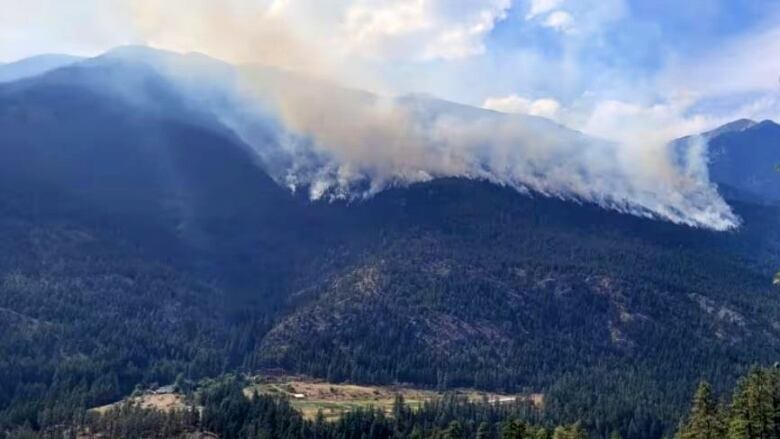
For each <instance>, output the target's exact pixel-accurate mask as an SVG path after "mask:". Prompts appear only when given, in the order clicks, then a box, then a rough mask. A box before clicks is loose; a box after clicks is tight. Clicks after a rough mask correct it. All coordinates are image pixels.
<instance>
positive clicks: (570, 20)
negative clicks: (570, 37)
mask: <svg viewBox="0 0 780 439" xmlns="http://www.w3.org/2000/svg"><path fill="white" fill-rule="evenodd" d="M544 26H546V27H549V28H552V29H555V30H557V31H558V32H568V31H570V30H572V28H573V27H574V17H572V15H571V14H569V13H568V12H566V11H560V10H559V11H555V12H553V13H551V14H550V15H548V16H547V18H546V19H545V20H544Z"/></svg>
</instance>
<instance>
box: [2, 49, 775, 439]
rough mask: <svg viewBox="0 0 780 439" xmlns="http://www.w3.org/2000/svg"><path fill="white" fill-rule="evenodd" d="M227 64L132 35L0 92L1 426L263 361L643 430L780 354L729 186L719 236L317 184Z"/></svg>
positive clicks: (761, 279)
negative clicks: (249, 112)
mask: <svg viewBox="0 0 780 439" xmlns="http://www.w3.org/2000/svg"><path fill="white" fill-rule="evenodd" d="M161 60H162V61H161ZM168 62H174V63H177V64H179V65H181V64H182V63H183V64H185V65H189V66H191V67H192V70H190V72H191V73H192V74H191V75H188V76H187V77H178V76H176V75H170V74H166V72H165V68H164V66H165V63H168ZM195 65H197V66H199V68H197V69H196V68H194V66H195ZM185 71H186V70H185ZM233 73H234V69H232V68H230V66H227V65H225V64H223V63H218V62H217V63H214V62H212V60H208V59H205V58H203V57H202V56H199V55H188V56H185V57H179V56H176V55H174V54H170V53H163V52H156V51H151V50H149V49H144V48H128V49H122V50H120V51H114V52H111V53H109V54H107V55H105V56H102V57H98V58H94V59H90V60H85V61H82V62H78V63H75V64H72V65H68V66H65V67H62V68H59V69H55V70H52V71H50V72H48V73H45V74H42V75H39V76H35V77H30V78H26V79H24V80H20V81H15V82H11V83H6V84H0V132H3V133H4V134H3V136H0V156H2V157H3V160H2V161H0V244H2V245H1V247H2V248H3V252H0V317H1V316H7V317H9V318H7V319H2V322H0V328H2V329H3V330H2V331H0V358H2V359H3V361H0V431H5V427H8V426H15V425H24V424H25V423H28V424H30V425H32V426H34V427H45V426H46V425H56V424H57V423H59V422H62V420H63V419H67V418H68V417H69V416H75V415H78V414H80V413H81V411H82V410H83V409H84V408H86V407H88V406H92V405H99V404H103V403H106V402H111V401H114V400H117V399H119V398H120V397H121V396H122V395H126V394H128V393H130V392H132V390H133V388H134V387H135V386H136V385H137V384H139V383H142V384H151V383H169V382H173V381H174V380H175V379H176V378H177V376H179V375H181V377H183V378H189V379H197V378H200V377H204V376H214V375H218V374H220V373H224V372H243V371H257V370H260V369H263V368H269V367H270V368H275V367H282V368H284V369H286V370H288V371H291V372H303V373H308V374H312V375H315V376H318V377H322V378H329V379H331V380H334V381H344V380H348V381H355V382H374V383H394V382H413V383H416V384H420V385H427V386H431V387H434V386H439V387H441V388H451V387H457V386H477V387H480V388H487V389H503V390H512V391H538V392H542V393H544V394H545V410H546V412H545V416H546V417H547V418H548V419H559V420H565V421H566V422H569V421H573V420H576V419H583V420H584V421H585V423H586V425H587V426H588V427H589V428H591V429H593V430H594V431H597V432H598V433H599V434H600V435H601V436H604V435H607V434H608V433H609V432H610V431H611V430H612V429H613V428H614V429H619V430H621V431H622V432H623V433H624V435H625V436H626V437H632V438H658V437H661V435H662V434H663V433H664V432H668V431H671V430H672V429H673V428H674V427H675V426H676V424H677V420H678V419H679V416H678V415H679V414H680V413H681V410H682V408H683V407H685V406H686V405H687V401H688V399H689V396H690V392H692V390H693V388H694V386H695V383H696V382H697V381H698V380H699V379H700V378H701V377H702V376H705V377H708V378H710V379H712V380H713V381H714V382H716V383H722V384H723V386H728V385H729V384H730V382H732V381H733V380H734V379H735V378H736V377H737V376H739V374H741V373H742V372H743V370H744V369H745V367H747V366H748V365H750V364H752V363H754V362H768V361H773V360H774V359H776V358H777V357H778V356H780V324H779V323H778V319H777V316H778V315H780V296H778V295H777V293H776V291H773V290H772V288H771V285H770V284H771V281H770V273H771V270H772V269H773V268H775V267H774V263H775V261H776V260H777V258H778V257H780V235H778V230H780V227H778V224H779V223H778V216H779V215H780V209H779V208H778V207H776V206H771V205H763V204H754V203H750V202H746V201H745V200H740V199H737V200H735V201H734V202H733V207H734V208H735V210H736V211H737V213H738V214H739V215H740V217H741V218H742V219H743V223H744V225H743V227H741V228H740V229H738V230H733V231H729V232H723V233H718V232H713V231H709V230H704V229H697V228H691V227H687V226H680V225H675V224H672V223H669V222H662V221H654V220H651V219H649V218H641V217H637V216H632V215H626V214H621V213H619V212H617V211H614V210H605V209H602V208H600V207H599V206H597V205H595V204H592V203H588V202H585V201H582V200H578V201H566V200H562V199H560V198H557V197H547V196H543V195H540V194H539V193H537V192H533V191H528V192H526V193H521V192H518V191H517V190H515V189H512V188H510V187H506V186H501V185H497V184H493V183H490V182H489V181H485V180H480V179H468V178H431V179H429V180H425V181H420V182H418V183H415V184H410V185H409V184H407V185H395V186H393V185H390V186H389V187H388V189H387V190H384V191H381V192H379V193H377V194H376V195H375V196H374V197H370V198H366V199H352V200H334V201H332V202H327V201H312V200H311V199H310V198H309V197H308V194H306V193H305V192H306V191H305V190H303V191H301V190H299V191H297V192H295V193H293V192H291V191H289V190H288V189H287V188H285V187H283V186H282V184H284V183H285V181H284V180H283V179H280V177H279V176H278V175H275V174H274V170H276V169H277V168H275V166H276V164H275V163H272V162H269V161H266V160H265V158H264V157H263V155H262V151H279V152H284V146H289V145H285V144H276V143H274V142H283V141H285V140H289V139H286V138H285V137H284V136H283V135H281V134H280V132H278V131H276V129H278V126H277V125H276V124H275V122H274V121H273V120H265V119H263V120H260V121H259V122H258V121H257V120H256V119H253V120H255V122H254V124H249V123H247V121H243V120H236V119H232V120H231V119H229V118H225V117H224V114H230V115H232V116H235V117H240V116H241V114H242V111H241V110H242V109H245V108H242V107H240V105H241V104H242V103H241V102H240V101H238V102H237V101H234V100H233V99H234V97H231V96H225V95H224V93H223V90H222V89H221V84H223V82H222V81H225V82H229V81H231V80H232V76H231V75H232V74H233ZM263 74H265V75H267V76H269V77H273V78H271V79H269V81H271V80H273V81H274V82H275V83H276V84H279V83H280V81H287V84H288V85H287V87H295V84H298V86H303V85H302V84H303V83H302V82H300V80H299V79H297V78H291V77H289V76H286V75H283V74H282V73H280V72H278V71H272V70H263ZM212 79H219V81H214V80H212ZM313 86H320V85H316V84H315V85H313ZM284 90H292V89H291V88H287V89H284ZM193 91H198V92H199V93H196V94H193V93H192V92H193ZM342 92H343V93H349V94H350V96H352V98H350V99H354V100H358V101H359V100H362V99H369V100H370V99H374V97H372V96H370V95H367V94H363V93H360V92H354V91H343V90H341V91H332V93H342ZM403 100H404V102H405V104H406V105H409V107H410V108H417V109H418V110H420V112H421V113H424V114H429V113H431V112H433V110H432V108H435V107H437V106H440V105H441V106H445V107H446V108H447V110H446V112H449V113H458V114H462V115H463V116H462V117H469V114H473V113H472V112H474V111H477V113H476V114H483V113H482V112H481V111H478V110H476V109H472V108H469V107H455V108H454V109H453V107H452V105H453V104H450V103H444V102H441V101H437V100H432V99H430V98H429V97H425V96H411V97H407V98H403ZM234 105H237V106H234ZM225 109H232V110H234V111H233V112H230V113H224V112H223V110H225ZM217 110H219V113H220V114H217V112H218V111H217ZM220 115H221V116H222V117H220ZM535 120H536V119H535ZM231 122H232V123H231ZM535 123H537V124H538V125H539V126H540V127H549V129H551V130H552V129H557V128H556V127H555V125H554V124H552V122H549V121H545V120H536V122H535ZM757 128H758V126H756V127H749V128H747V129H745V130H742V131H739V130H729V133H721V134H720V136H718V137H716V138H715V140H717V139H719V138H722V137H723V136H735V137H729V140H730V142H733V143H729V145H735V148H736V145H737V144H738V142H742V140H740V138H739V137H738V136H750V135H752V134H751V133H753V132H754V130H756V129H757ZM759 132H761V133H763V131H761V130H759ZM572 135H575V134H572ZM762 137H763V134H762ZM245 139H251V140H253V142H255V143H253V144H251V145H250V144H249V143H248V142H247V141H246V140H245ZM748 139H749V137H748ZM716 145H717V143H716ZM380 146H383V145H378V147H380ZM261 147H262V148H267V149H259V148H261ZM735 150H736V149H735ZM315 153H316V151H315ZM319 158H321V157H318V156H316V155H315V156H314V159H319ZM280 183H281V184H280ZM302 192H304V193H302ZM588 414H592V415H588Z"/></svg>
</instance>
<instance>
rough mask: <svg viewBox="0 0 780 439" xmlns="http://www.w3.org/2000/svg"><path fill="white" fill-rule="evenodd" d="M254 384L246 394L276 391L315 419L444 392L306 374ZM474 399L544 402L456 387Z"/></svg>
mask: <svg viewBox="0 0 780 439" xmlns="http://www.w3.org/2000/svg"><path fill="white" fill-rule="evenodd" d="M252 381H253V384H252V385H250V386H248V387H247V388H246V389H244V392H245V393H246V395H247V396H251V395H252V394H253V393H254V392H255V391H256V392H258V393H260V394H275V395H284V396H286V397H288V398H289V399H290V401H291V403H292V405H293V406H294V407H295V408H296V409H298V410H300V411H301V413H303V415H304V416H305V417H306V418H308V419H314V417H315V416H316V415H317V412H318V411H319V410H322V413H323V415H324V416H325V419H327V420H336V419H338V418H339V417H340V416H341V415H342V414H344V413H346V412H349V411H352V410H356V409H358V408H368V407H374V408H379V409H382V410H384V411H385V412H386V413H390V411H391V410H392V407H393V401H394V400H395V396H396V395H397V394H401V395H403V397H404V401H405V402H406V404H407V405H409V406H411V407H419V406H420V405H421V404H422V403H423V402H425V401H429V400H431V399H434V398H439V397H441V396H442V395H443V394H442V393H440V392H435V391H431V390H422V389H414V388H410V387H404V386H358V385H353V384H332V383H327V382H324V381H318V380H313V379H309V378H305V377H254V378H253V380H252ZM456 392H458V393H461V394H463V395H464V396H466V397H468V398H469V399H470V400H473V401H481V400H483V399H484V398H487V399H488V400H489V401H494V402H512V401H514V400H515V399H517V398H522V399H530V400H531V401H533V402H534V404H537V405H541V404H542V395H541V394H532V395H502V394H497V393H485V392H478V391H475V390H460V391H456Z"/></svg>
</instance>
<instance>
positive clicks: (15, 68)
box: [0, 54, 83, 82]
mask: <svg viewBox="0 0 780 439" xmlns="http://www.w3.org/2000/svg"><path fill="white" fill-rule="evenodd" d="M82 59H83V58H81V57H77V56H71V55H62V54H48V55H38V56H33V57H30V58H25V59H22V60H19V61H15V62H12V63H7V64H0V82H11V81H16V80H19V79H23V78H28V77H31V76H37V75H40V74H42V73H46V72H48V71H51V70H54V69H57V68H60V67H63V66H66V65H69V64H73V63H75V62H77V61H80V60H82Z"/></svg>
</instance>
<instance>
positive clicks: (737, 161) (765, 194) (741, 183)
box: [709, 120, 780, 202]
mask: <svg viewBox="0 0 780 439" xmlns="http://www.w3.org/2000/svg"><path fill="white" fill-rule="evenodd" d="M709 137H710V140H709V160H710V177H711V178H712V180H713V181H715V182H718V183H721V184H724V185H728V186H731V187H733V188H737V189H739V190H741V191H744V192H746V193H748V194H751V195H753V196H757V197H758V198H760V199H762V200H764V201H766V202H778V201H780V184H778V182H777V181H776V180H777V171H776V167H777V165H778V164H780V125H778V124H777V123H775V122H773V121H771V120H765V121H763V122H752V121H745V122H742V123H741V124H740V125H739V128H738V129H728V127H726V129H723V128H721V129H720V130H719V131H716V132H713V133H711V134H710V135H709Z"/></svg>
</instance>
